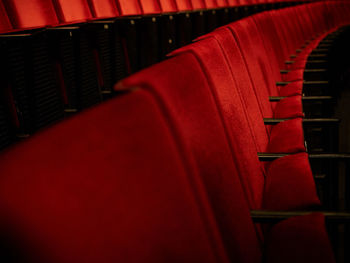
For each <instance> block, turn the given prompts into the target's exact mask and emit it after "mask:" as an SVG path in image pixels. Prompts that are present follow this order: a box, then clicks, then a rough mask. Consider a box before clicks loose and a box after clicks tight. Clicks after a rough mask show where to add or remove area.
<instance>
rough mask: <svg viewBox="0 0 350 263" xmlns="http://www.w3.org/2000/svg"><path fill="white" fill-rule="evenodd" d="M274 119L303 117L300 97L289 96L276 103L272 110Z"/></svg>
mask: <svg viewBox="0 0 350 263" xmlns="http://www.w3.org/2000/svg"><path fill="white" fill-rule="evenodd" d="M274 117H275V118H276V119H288V118H302V117H304V113H303V105H302V101H301V96H300V95H296V96H291V97H287V98H284V99H282V100H280V101H279V102H277V103H276V106H275V110H274Z"/></svg>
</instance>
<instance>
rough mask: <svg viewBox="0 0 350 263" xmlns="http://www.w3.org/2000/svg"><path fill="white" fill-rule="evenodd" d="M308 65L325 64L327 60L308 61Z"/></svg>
mask: <svg viewBox="0 0 350 263" xmlns="http://www.w3.org/2000/svg"><path fill="white" fill-rule="evenodd" d="M307 63H308V64H326V63H327V60H309V61H308V62H307Z"/></svg>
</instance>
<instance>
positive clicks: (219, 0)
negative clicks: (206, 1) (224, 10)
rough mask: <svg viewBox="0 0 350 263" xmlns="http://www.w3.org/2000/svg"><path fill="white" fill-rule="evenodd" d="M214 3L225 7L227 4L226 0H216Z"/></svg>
mask: <svg viewBox="0 0 350 263" xmlns="http://www.w3.org/2000/svg"><path fill="white" fill-rule="evenodd" d="M216 4H217V6H218V7H227V6H229V3H228V1H226V0H216Z"/></svg>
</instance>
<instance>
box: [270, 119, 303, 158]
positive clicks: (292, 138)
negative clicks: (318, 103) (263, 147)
mask: <svg viewBox="0 0 350 263" xmlns="http://www.w3.org/2000/svg"><path fill="white" fill-rule="evenodd" d="M304 140H305V139H304V132H303V123H302V119H301V118H296V119H291V120H287V121H283V122H281V123H279V124H277V125H275V126H274V127H273V129H272V130H271V133H270V143H269V145H268V148H267V151H268V152H270V153H297V152H305V144H304Z"/></svg>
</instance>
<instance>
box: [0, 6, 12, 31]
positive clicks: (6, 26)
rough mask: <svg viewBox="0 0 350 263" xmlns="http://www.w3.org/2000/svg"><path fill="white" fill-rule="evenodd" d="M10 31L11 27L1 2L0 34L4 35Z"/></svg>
mask: <svg viewBox="0 0 350 263" xmlns="http://www.w3.org/2000/svg"><path fill="white" fill-rule="evenodd" d="M11 30H12V25H11V22H10V19H9V17H8V15H7V12H6V10H5V7H4V5H3V3H2V1H1V2H0V33H6V32H9V31H11Z"/></svg>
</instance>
